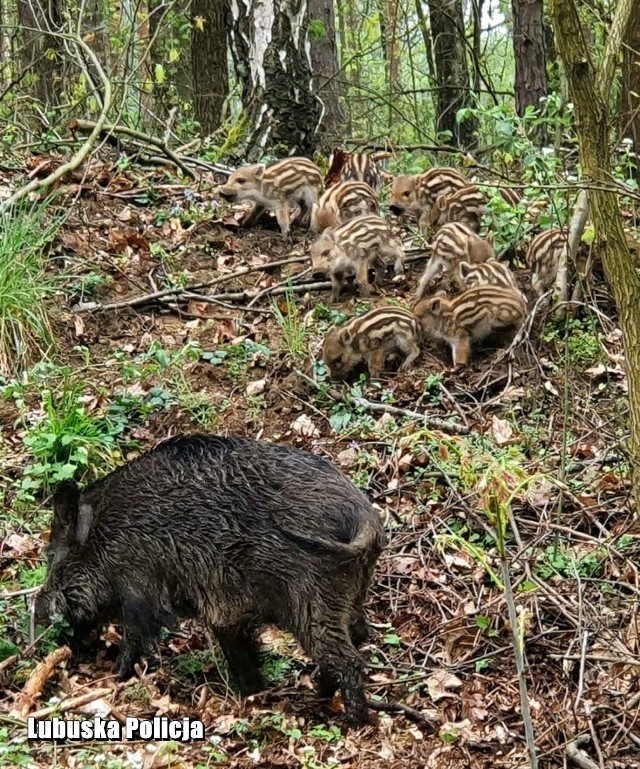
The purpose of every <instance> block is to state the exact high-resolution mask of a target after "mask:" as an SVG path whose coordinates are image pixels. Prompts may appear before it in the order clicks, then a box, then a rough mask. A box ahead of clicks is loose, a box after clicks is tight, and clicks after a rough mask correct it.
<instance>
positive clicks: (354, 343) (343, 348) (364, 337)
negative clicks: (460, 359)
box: [322, 305, 421, 379]
mask: <svg viewBox="0 0 640 769" xmlns="http://www.w3.org/2000/svg"><path fill="white" fill-rule="evenodd" d="M420 339H421V328H420V322H419V321H418V318H416V316H415V315H414V314H413V313H412V312H411V311H410V310H407V309H406V308H404V307H397V306H393V305H388V306H386V307H378V308H376V309H375V310H370V311H369V312H366V313H365V314H364V315H360V316H358V317H356V318H352V319H351V320H350V321H349V322H348V323H346V324H345V325H344V326H340V327H338V328H336V327H334V328H332V329H331V330H330V331H329V332H328V333H327V335H326V337H325V339H324V343H323V345H322V357H323V359H324V362H325V363H326V364H327V367H328V368H329V371H330V372H331V376H332V377H333V378H334V379H342V378H344V377H348V376H349V375H351V374H352V373H353V372H354V371H355V370H356V369H357V368H358V366H360V365H361V364H363V363H366V365H367V368H368V370H369V373H370V374H371V376H372V377H374V378H375V377H379V376H380V375H381V374H382V372H383V371H384V370H385V368H386V364H387V360H388V358H390V357H392V356H395V357H400V358H401V359H402V363H401V364H400V371H406V370H407V369H408V368H410V367H411V366H412V365H413V363H414V362H415V361H416V359H417V358H418V357H419V355H420Z"/></svg>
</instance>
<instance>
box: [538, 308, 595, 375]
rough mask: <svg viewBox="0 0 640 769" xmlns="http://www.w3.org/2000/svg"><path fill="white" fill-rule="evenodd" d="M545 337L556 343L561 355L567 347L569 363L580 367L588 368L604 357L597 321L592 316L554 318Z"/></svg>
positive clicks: (545, 339) (548, 325) (547, 328)
mask: <svg viewBox="0 0 640 769" xmlns="http://www.w3.org/2000/svg"><path fill="white" fill-rule="evenodd" d="M543 339H544V341H545V342H548V343H553V344H555V346H556V348H557V350H558V354H560V355H562V354H563V353H564V351H565V349H566V353H567V356H568V363H569V364H570V365H572V366H576V367H578V368H580V369H587V368H589V367H591V366H594V365H595V364H596V363H599V362H600V361H602V360H603V359H604V354H605V353H604V350H603V348H602V344H601V342H600V338H599V336H598V326H597V321H596V319H595V318H592V317H587V318H584V319H580V318H568V317H567V318H566V319H562V320H560V321H557V320H555V319H552V320H551V321H550V322H549V323H548V324H547V326H546V328H545V331H544V335H543Z"/></svg>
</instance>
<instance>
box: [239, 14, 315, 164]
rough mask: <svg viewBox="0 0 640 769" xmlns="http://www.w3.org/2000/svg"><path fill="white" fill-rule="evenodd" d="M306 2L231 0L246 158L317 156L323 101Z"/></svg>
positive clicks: (242, 138) (241, 141) (242, 142)
mask: <svg viewBox="0 0 640 769" xmlns="http://www.w3.org/2000/svg"><path fill="white" fill-rule="evenodd" d="M308 11H309V8H308V0H231V37H230V43H231V52H232V54H233V60H234V65H235V68H236V73H237V75H238V79H239V80H240V84H241V87H242V105H243V117H242V124H241V125H242V129H243V131H242V133H243V134H244V135H243V137H241V139H240V143H241V144H242V145H243V146H242V149H243V154H244V155H245V157H246V158H247V159H248V160H256V159H258V158H259V157H260V156H261V155H263V154H264V153H265V152H266V150H267V149H268V150H270V151H271V152H273V153H274V154H276V155H280V156H282V155H292V154H298V155H307V156H311V155H312V154H313V151H314V148H315V145H316V142H317V132H318V126H319V123H320V120H321V117H322V104H321V102H320V100H319V99H318V98H317V97H316V96H315V94H314V92H313V83H312V71H311V46H310V41H309V28H308V27H309V13H308Z"/></svg>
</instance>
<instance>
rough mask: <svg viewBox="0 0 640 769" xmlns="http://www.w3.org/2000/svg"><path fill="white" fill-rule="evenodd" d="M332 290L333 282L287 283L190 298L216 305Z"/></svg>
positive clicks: (195, 295)
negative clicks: (266, 287)
mask: <svg viewBox="0 0 640 769" xmlns="http://www.w3.org/2000/svg"><path fill="white" fill-rule="evenodd" d="M330 288H331V281H329V280H322V281H318V282H317V283H294V284H291V283H289V281H287V285H286V286H282V285H280V284H278V285H276V286H272V287H271V288H270V289H269V290H268V291H265V290H264V289H260V290H259V291H246V290H245V291H237V292H235V293H231V294H213V295H212V296H207V295H206V294H193V295H191V296H190V297H189V298H190V299H193V300H194V301H198V302H211V303H212V304H215V303H216V302H219V301H221V300H223V301H227V302H243V301H246V300H249V299H253V298H254V297H256V296H258V295H262V296H267V295H268V296H279V295H280V294H288V293H292V294H304V293H305V292H306V291H328V290H329V289H330Z"/></svg>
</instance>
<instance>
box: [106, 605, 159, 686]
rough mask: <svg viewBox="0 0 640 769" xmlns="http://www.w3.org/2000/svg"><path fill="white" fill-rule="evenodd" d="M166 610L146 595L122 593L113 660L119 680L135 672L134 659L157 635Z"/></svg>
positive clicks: (135, 659)
mask: <svg viewBox="0 0 640 769" xmlns="http://www.w3.org/2000/svg"><path fill="white" fill-rule="evenodd" d="M167 619H168V613H167V612H166V611H164V610H163V609H161V607H160V606H159V605H158V604H157V602H155V601H153V599H150V598H149V597H148V596H145V595H140V594H136V595H134V594H131V593H126V594H125V595H124V596H123V600H122V625H123V632H122V646H121V648H120V654H119V655H118V660H117V671H118V678H119V679H120V680H121V681H124V680H126V679H127V678H131V676H133V675H134V673H135V665H136V662H139V661H140V658H141V657H142V656H143V654H145V652H146V651H147V649H148V648H149V645H150V644H151V642H152V641H154V640H155V639H156V638H157V637H158V635H159V634H160V630H161V628H162V625H163V624H164V621H165V620H167Z"/></svg>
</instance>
